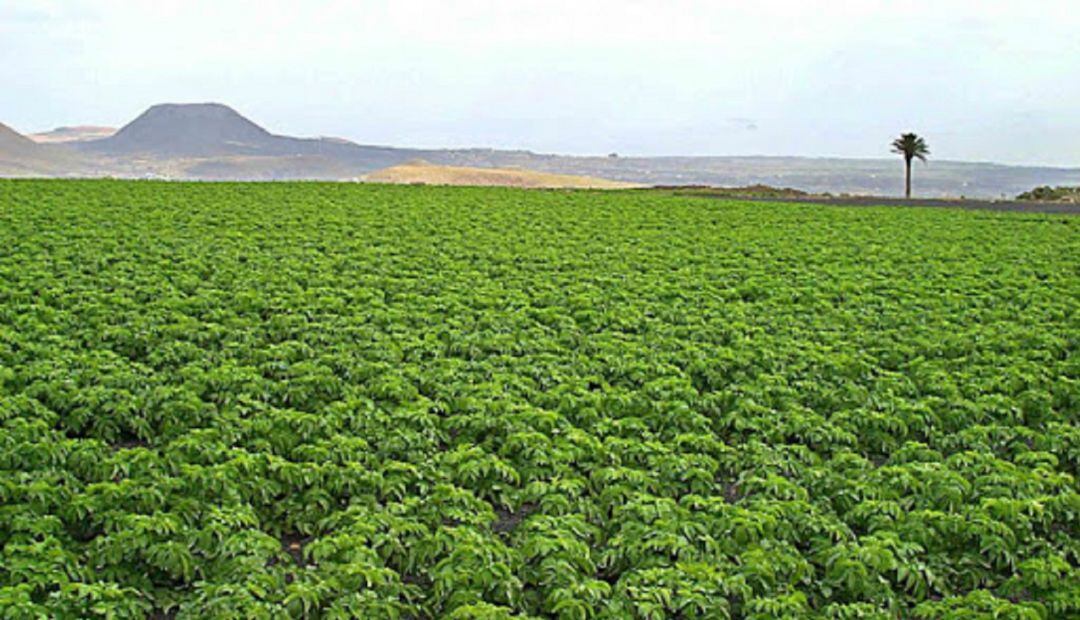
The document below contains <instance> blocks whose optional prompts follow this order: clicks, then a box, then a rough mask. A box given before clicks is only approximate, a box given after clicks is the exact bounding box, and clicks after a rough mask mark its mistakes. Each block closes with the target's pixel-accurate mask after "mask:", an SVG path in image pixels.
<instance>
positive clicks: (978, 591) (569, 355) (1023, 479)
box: [0, 181, 1080, 620]
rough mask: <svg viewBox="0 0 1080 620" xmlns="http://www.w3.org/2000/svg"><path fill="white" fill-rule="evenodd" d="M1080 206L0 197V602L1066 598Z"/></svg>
mask: <svg viewBox="0 0 1080 620" xmlns="http://www.w3.org/2000/svg"><path fill="white" fill-rule="evenodd" d="M1078 313H1080V218H1078V217H1070V216H1050V215H1027V214H1016V213H991V212H978V211H953V210H948V209H904V208H894V209H887V208H842V207H824V206H813V205H781V204H763V203H739V202H736V201H723V200H715V199H703V198H692V197H674V196H662V195H658V194H651V193H648V192H632V191H631V192H611V193H604V192H589V191H586V192H566V191H547V192H530V191H521V190H513V189H479V188H457V189H449V188H430V187H391V186H377V185H374V186H369V185H356V184H316V183H297V184H288V183H273V184H197V183H192V184H182V183H157V182H121V181H0V618H4V619H17V618H18V619H21V618H95V617H102V618H141V617H153V618H190V619H195V618H199V619H202V618H237V619H249V618H253V619H257V618H290V617H291V618H328V619H340V618H374V619H378V618H402V619H405V618H414V619H424V618H451V619H457V620H463V619H474V620H478V619H485V620H494V619H502V618H563V619H582V618H646V619H656V620H659V619H667V618H683V619H691V618H708V619H712V618H761V619H766V618H835V619H855V618H880V619H894V618H895V619H900V618H917V619H946V618H950V619H980V618H1007V619H1014V618H1015V619H1029V618H1031V619H1048V620H1049V619H1062V618H1076V617H1078V615H1080V570H1078V568H1077V567H1078V565H1080V482H1078V475H1080V472H1078V468H1080V426H1078V417H1080V314H1078Z"/></svg>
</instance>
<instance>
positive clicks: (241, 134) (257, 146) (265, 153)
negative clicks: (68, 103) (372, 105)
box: [74, 103, 417, 176]
mask: <svg viewBox="0 0 1080 620" xmlns="http://www.w3.org/2000/svg"><path fill="white" fill-rule="evenodd" d="M74 146H75V147H76V148H79V149H81V150H84V151H90V152H95V153H100V154H102V155H109V156H112V157H142V158H152V159H176V158H222V157H238V156H242V157H304V158H317V159H323V160H334V162H335V166H334V168H335V171H338V169H340V168H342V167H345V168H348V169H349V170H352V171H353V172H356V173H362V172H367V171H370V170H375V169H378V168H383V167H386V166H392V165H394V164H397V163H401V162H403V161H406V160H408V159H410V158H412V157H415V156H416V153H417V152H416V151H409V150H406V149H394V148H388V147H376V146H361V145H358V144H354V143H352V142H347V141H343V140H338V139H326V138H292V137H288V136H279V135H275V134H272V133H270V132H269V131H267V130H266V129H264V128H262V127H260V126H259V125H257V124H255V123H254V122H252V121H250V120H248V119H247V118H245V117H244V116H243V115H241V114H240V113H239V112H237V111H236V110H233V109H232V108H230V107H229V106H226V105H222V104H220V103H194V104H174V103H169V104H160V105H155V106H153V107H151V108H150V109H148V110H146V111H145V112H143V113H142V114H140V115H139V117H138V118H136V119H135V120H133V121H131V122H130V123H128V124H127V125H125V126H124V127H122V128H121V129H120V130H119V131H117V132H116V134H115V135H113V136H110V137H108V138H105V139H102V140H89V141H85V142H80V143H78V144H76V145H74ZM316 161H317V160H316ZM206 167H207V163H206V162H203V168H204V169H205V168H206ZM317 176H318V175H317Z"/></svg>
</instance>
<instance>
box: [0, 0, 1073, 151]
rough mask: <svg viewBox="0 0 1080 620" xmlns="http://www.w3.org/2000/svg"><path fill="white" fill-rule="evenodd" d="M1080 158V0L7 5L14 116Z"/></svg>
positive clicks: (613, 147)
mask: <svg viewBox="0 0 1080 620" xmlns="http://www.w3.org/2000/svg"><path fill="white" fill-rule="evenodd" d="M192 101H220V102H224V103H228V104H230V105H232V106H233V107H235V108H237V109H238V110H239V111H240V112H241V113H243V114H245V115H247V116H248V117H250V118H252V119H253V120H255V121H256V122H258V123H260V124H262V125H263V126H265V127H267V128H268V129H270V130H271V131H274V132H277V133H285V134H294V135H336V136H342V137H346V138H350V139H353V140H356V141H358V142H363V143H374V144H393V145H400V146H425V147H426V146H497V147H514V148H518V147H520V148H529V149H532V150H537V151H546V152H565V153H581V154H588V153H607V152H610V151H618V152H619V153H623V154H642V155H663V154H717V155H729V154H730V155H735V154H767V155H815V156H832V155H839V156H860V157H861V156H870V157H880V156H888V148H887V144H888V142H889V140H890V139H891V138H892V137H893V136H894V135H895V134H897V133H898V132H900V131H901V130H905V129H914V130H916V131H918V132H920V133H922V134H924V135H925V136H926V138H927V140H928V141H929V143H930V146H931V149H932V151H933V154H934V156H935V157H939V158H948V159H976V160H993V161H1001V162H1010V163H1040V164H1058V165H1073V166H1080V5H1078V0H1010V1H994V0H971V1H961V0H927V1H923V0H889V1H887V0H857V1H852V2H843V1H839V0H790V1H779V0H776V1H773V0H740V1H737V2H736V1H716V0H714V1H712V2H693V1H689V0H687V1H680V0H655V1H654V0H648V1H645V0H642V1H635V0H611V1H608V0H599V1H589V0H576V1H563V0H544V1H540V2H533V1H528V0H500V1H491V2H481V1H475V0H441V1H409V0H387V1H368V2H363V1H351V2H346V1H334V0H326V1H315V0H307V1H304V2H299V1H297V2H284V1H279V0H258V1H255V2H245V1H239V0H237V1H228V0H212V1H209V0H208V1H200V0H183V1H181V0H153V1H150V0H147V1H138V2H136V1H133V0H132V1H124V0H0V122H5V123H7V124H9V125H11V126H13V127H14V128H16V129H18V130H20V131H24V132H30V131H39V130H43V129H47V128H51V127H54V126H57V125H71V124H107V125H120V124H123V123H125V122H127V121H129V120H131V119H132V118H133V117H135V116H136V115H137V114H138V113H139V112H141V111H142V110H143V109H144V108H146V107H147V106H149V105H151V104H153V103H159V102H192Z"/></svg>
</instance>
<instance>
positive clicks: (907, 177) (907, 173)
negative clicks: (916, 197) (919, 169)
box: [904, 159, 911, 200]
mask: <svg viewBox="0 0 1080 620" xmlns="http://www.w3.org/2000/svg"><path fill="white" fill-rule="evenodd" d="M904 197H905V198H907V199H909V200H910V199H911V160H910V159H905V160H904Z"/></svg>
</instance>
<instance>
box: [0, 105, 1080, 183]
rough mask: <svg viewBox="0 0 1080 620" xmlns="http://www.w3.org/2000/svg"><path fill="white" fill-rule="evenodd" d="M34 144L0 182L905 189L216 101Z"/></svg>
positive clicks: (155, 110) (14, 154)
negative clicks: (444, 169) (308, 130)
mask: <svg viewBox="0 0 1080 620" xmlns="http://www.w3.org/2000/svg"><path fill="white" fill-rule="evenodd" d="M32 138H33V139H30V138H27V137H25V136H22V135H20V134H18V133H16V132H15V131H14V130H12V129H10V128H8V127H7V126H4V125H0V176H23V177H26V176H44V177H55V176H78V177H84V176H115V177H127V178H173V179H203V180H286V179H322V180H351V179H362V178H364V177H365V176H366V175H368V174H370V173H372V172H374V171H377V170H382V169H385V168H389V167H392V166H398V165H400V164H403V163H405V162H409V161H412V160H417V159H423V160H425V161H426V162H430V163H431V164H432V165H438V166H454V167H472V168H512V169H521V170H528V171H535V172H542V173H551V174H563V175H582V176H588V177H592V178H594V179H609V180H613V181H623V182H627V183H635V184H650V185H717V186H744V185H753V184H765V185H774V186H783V187H794V188H798V189H801V190H805V191H809V192H814V193H825V192H829V193H833V194H841V193H850V194H872V195H881V196H891V195H897V194H899V193H900V192H901V191H902V189H903V188H902V181H903V178H902V163H901V162H900V160H899V158H895V159H836V158H807V157H619V156H615V155H611V156H598V157H579V156H567V155H545V154H537V153H533V152H531V151H512V150H495V149H484V148H476V149H409V148H396V147H388V146H371V145H362V144H357V143H354V142H350V141H348V140H342V139H340V138H295V137H290V136H282V135H277V134H273V133H271V132H269V131H267V130H266V129H264V128H263V127H261V126H259V125H258V124H256V123H254V122H252V121H251V120H249V119H247V118H245V117H244V116H243V115H241V114H239V113H238V112H236V111H235V110H233V109H232V108H230V107H228V106H225V105H222V104H217V103H199V104H161V105H155V106H152V107H151V108H149V109H148V110H146V111H145V112H143V113H142V114H140V115H139V116H138V117H137V118H136V119H134V120H133V121H131V122H130V123H128V124H127V125H125V126H123V127H121V128H120V129H119V130H116V131H115V132H114V131H113V130H112V129H111V128H108V127H98V126H80V127H62V128H59V129H56V130H53V131H50V132H45V133H40V134H34V135H33V136H32ZM480 176H483V175H480ZM1078 184H1080V168H1050V167H1036V166H1005V165H999V164H991V163H974V162H957V161H933V160H932V161H931V162H930V163H929V164H928V165H926V166H921V165H920V166H918V167H917V169H916V171H915V186H916V192H917V193H918V194H920V195H923V196H930V197H941V196H951V197H959V196H967V197H973V198H974V197H978V198H999V197H1003V196H1007V197H1013V196H1015V195H1016V194H1018V193H1020V192H1023V191H1026V190H1029V189H1031V188H1033V187H1035V186H1039V185H1078Z"/></svg>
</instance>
